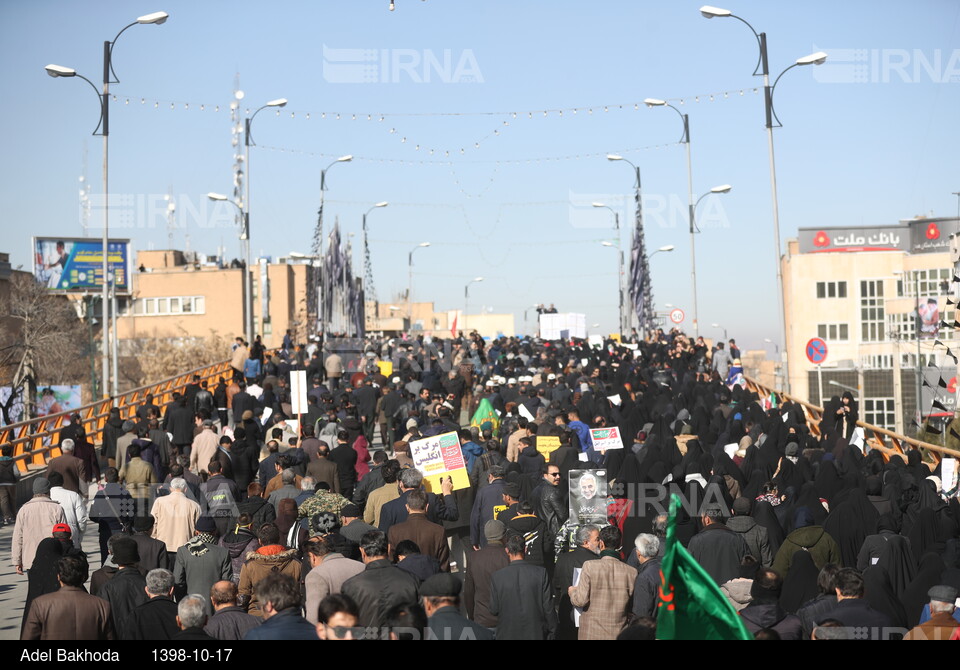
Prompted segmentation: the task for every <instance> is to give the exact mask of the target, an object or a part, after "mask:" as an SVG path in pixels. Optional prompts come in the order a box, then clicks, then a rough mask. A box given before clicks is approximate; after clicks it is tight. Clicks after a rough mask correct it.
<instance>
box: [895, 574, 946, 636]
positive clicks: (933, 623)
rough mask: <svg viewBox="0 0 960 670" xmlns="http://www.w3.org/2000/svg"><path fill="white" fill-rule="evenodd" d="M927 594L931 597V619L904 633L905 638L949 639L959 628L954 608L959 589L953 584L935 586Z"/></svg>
mask: <svg viewBox="0 0 960 670" xmlns="http://www.w3.org/2000/svg"><path fill="white" fill-rule="evenodd" d="M927 595H928V596H929V598H930V614H931V615H932V616H931V617H930V620H929V621H927V622H926V623H922V624H920V625H919V626H917V627H916V628H914V629H912V630H911V631H910V632H909V633H907V634H906V635H904V637H903V639H904V640H949V639H951V637H950V636H951V634H952V633H953V632H954V631H955V630H956V629H957V625H958V624H957V621H956V619H954V618H953V610H954V609H955V604H956V602H957V589H956V588H954V587H952V586H945V585H941V586H934V587H933V588H931V589H930V590H929V591H928V592H927Z"/></svg>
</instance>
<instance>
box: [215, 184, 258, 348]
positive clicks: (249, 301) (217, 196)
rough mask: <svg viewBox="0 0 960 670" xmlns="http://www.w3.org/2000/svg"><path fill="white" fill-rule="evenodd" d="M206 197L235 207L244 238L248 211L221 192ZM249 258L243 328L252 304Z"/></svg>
mask: <svg viewBox="0 0 960 670" xmlns="http://www.w3.org/2000/svg"><path fill="white" fill-rule="evenodd" d="M207 198H209V199H210V200H214V201H216V202H228V203H230V204H231V205H233V206H234V207H236V208H237V211H238V212H239V213H240V218H241V224H240V239H241V240H244V239H246V235H247V233H248V231H249V230H250V212H247V211H245V210H244V209H243V207H241V206H240V204H239V203H238V202H236V201H235V200H231V199H230V198H228V197H227V196H225V195H223V194H222V193H207ZM249 260H250V256H249V255H248V256H247V267H245V268H244V269H243V271H244V279H243V289H244V292H245V293H246V298H245V299H244V301H243V309H244V312H245V314H244V320H243V325H244V328H245V329H246V326H247V323H248V322H247V315H249V314H250V310H251V309H252V306H253V300H252V299H251V297H250V284H249V282H248V280H249V277H250V267H249V265H250V263H249ZM248 337H249V335H248ZM247 342H252V339H248V340H247Z"/></svg>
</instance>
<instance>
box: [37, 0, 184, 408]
mask: <svg viewBox="0 0 960 670" xmlns="http://www.w3.org/2000/svg"><path fill="white" fill-rule="evenodd" d="M167 18H169V15H168V14H167V13H166V12H153V13H152V14H145V15H144V16H141V17H139V18H137V20H136V21H134V22H133V23H130V24H128V25H126V26H124V27H123V29H122V30H121V31H120V32H119V33H117V35H116V37H114V38H113V39H112V40H110V41H109V42H104V43H103V93H102V94H101V93H100V91H99V90H98V89H97V87H96V85H95V84H94V83H93V82H92V81H90V80H89V79H87V78H86V77H84V76H83V75H81V74H79V73H78V72H77V71H76V70H74V69H72V68H68V67H63V66H61V65H48V66H47V67H46V68H45V69H46V71H47V74H48V75H50V76H51V77H79V78H80V79H83V80H84V81H85V82H87V83H88V84H90V86H92V87H93V90H94V92H96V93H97V96H98V97H99V98H100V122H99V123H98V124H97V127H96V129H95V130H94V131H93V134H94V135H100V136H102V137H103V250H102V253H103V277H102V282H103V305H102V317H103V318H102V319H101V321H102V327H103V333H102V337H101V340H102V341H101V343H100V344H101V347H102V349H101V352H102V356H101V376H102V379H103V383H102V384H101V387H102V391H103V395H104V397H108V395H112V396H114V397H115V396H116V395H117V374H116V368H117V362H116V360H114V374H113V379H112V380H111V383H110V385H109V387H108V385H107V380H109V379H110V355H109V353H108V351H109V348H108V342H109V326H110V307H109V305H110V279H109V275H110V268H109V246H110V241H109V223H110V221H109V211H110V207H109V193H110V181H109V176H110V162H109V155H110V151H109V149H110V141H109V137H110V84H118V83H120V82H119V80H118V79H117V78H116V73H115V72H114V70H113V47H114V45H115V44H116V43H117V40H118V39H119V38H120V36H121V35H122V34H123V33H124V32H125V31H126V30H127V28H132V27H133V26H135V25H138V24H143V25H151V24H152V25H160V24H161V23H164V22H166V20H167ZM111 77H112V78H111ZM97 131H100V132H97ZM114 318H116V315H114ZM114 358H116V355H115V356H114ZM108 388H109V389H110V391H109V394H108V391H107V389H108Z"/></svg>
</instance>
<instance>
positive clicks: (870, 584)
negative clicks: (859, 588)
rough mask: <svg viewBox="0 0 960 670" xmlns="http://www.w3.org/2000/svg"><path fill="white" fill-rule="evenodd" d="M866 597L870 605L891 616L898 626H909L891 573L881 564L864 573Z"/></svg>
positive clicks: (894, 623)
mask: <svg viewBox="0 0 960 670" xmlns="http://www.w3.org/2000/svg"><path fill="white" fill-rule="evenodd" d="M863 586H864V589H863V590H864V594H863V597H864V599H865V600H866V601H867V602H868V603H869V604H870V607H872V608H873V609H875V610H877V611H878V612H882V613H883V614H886V615H887V616H888V617H890V621H891V622H892V623H893V625H894V626H897V627H898V628H908V627H909V626H907V611H906V610H905V609H904V607H903V603H902V602H900V599H899V598H898V597H897V594H896V592H895V591H894V589H893V586H892V585H891V583H890V575H889V574H887V571H886V570H885V569H884V568H882V567H880V566H879V565H874V566H873V567H870V568H867V570H866V571H865V572H864V573H863Z"/></svg>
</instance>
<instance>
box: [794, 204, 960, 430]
mask: <svg viewBox="0 0 960 670" xmlns="http://www.w3.org/2000/svg"><path fill="white" fill-rule="evenodd" d="M798 232H799V234H798V239H793V240H789V241H788V243H787V254H786V255H785V256H784V257H783V258H782V259H781V263H782V271H783V290H784V307H785V313H786V328H787V351H788V360H787V364H788V370H789V374H790V390H791V393H792V394H793V395H795V396H797V397H800V398H807V399H809V401H810V402H811V403H813V404H814V405H820V406H822V405H823V403H824V402H825V401H827V400H829V399H830V398H831V397H833V396H839V395H841V394H842V393H843V392H844V391H846V390H850V391H851V393H853V395H854V397H855V398H857V400H858V401H859V406H860V419H861V420H862V421H864V422H866V423H869V424H872V425H876V426H880V427H882V428H887V429H889V430H896V431H897V432H900V433H904V434H907V435H911V434H914V433H915V428H914V427H913V423H914V422H915V421H916V420H917V419H918V418H919V417H922V419H921V421H922V420H925V419H927V418H929V419H930V420H931V422H932V423H937V422H940V423H942V422H943V421H944V419H949V418H950V417H952V416H953V410H954V409H955V407H956V385H957V361H956V358H955V357H954V356H955V355H960V336H958V334H957V328H956V326H958V325H960V324H958V323H956V303H957V296H958V287H960V282H958V281H955V277H956V272H957V259H958V252H957V248H956V246H957V245H956V242H957V240H958V233H960V220H958V219H956V218H922V217H917V218H915V219H910V220H904V221H901V222H900V223H899V224H898V225H891V226H872V227H845V228H801V229H800V230H799V231H798ZM812 338H820V339H822V340H824V342H826V344H827V356H826V358H825V359H824V361H823V363H822V364H821V365H820V366H819V370H818V366H817V365H815V364H814V363H812V362H811V361H810V360H809V359H808V357H807V353H808V351H807V344H808V342H809V341H810V340H811V339H812ZM811 353H812V354H814V356H813V357H814V358H816V357H817V356H816V354H815V352H811Z"/></svg>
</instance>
